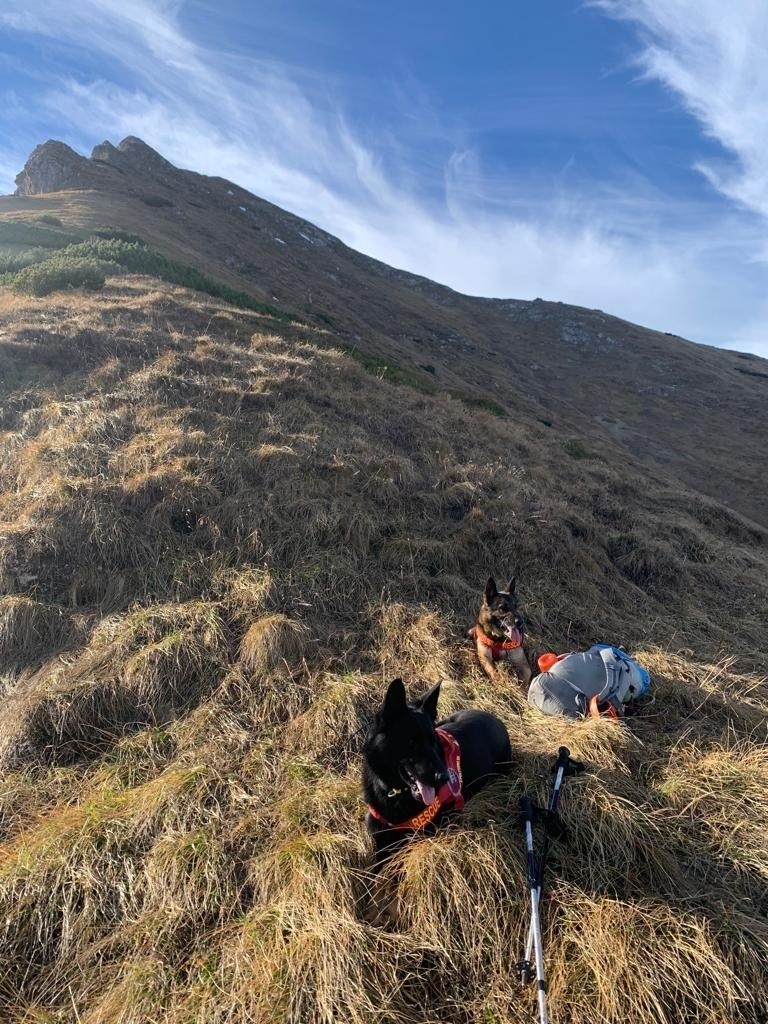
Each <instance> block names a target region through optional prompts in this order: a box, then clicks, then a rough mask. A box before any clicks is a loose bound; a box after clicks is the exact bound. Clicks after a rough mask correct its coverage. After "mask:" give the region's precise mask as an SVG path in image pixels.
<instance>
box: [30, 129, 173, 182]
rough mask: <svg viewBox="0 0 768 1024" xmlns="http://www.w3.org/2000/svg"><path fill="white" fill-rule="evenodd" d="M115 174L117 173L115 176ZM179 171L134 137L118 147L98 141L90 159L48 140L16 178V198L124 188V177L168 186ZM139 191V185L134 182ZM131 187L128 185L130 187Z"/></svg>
mask: <svg viewBox="0 0 768 1024" xmlns="http://www.w3.org/2000/svg"><path fill="white" fill-rule="evenodd" d="M115 171H118V172H120V173H119V174H115ZM178 174H179V172H178V171H177V169H176V168H175V167H174V166H173V164H172V163H169V161H168V160H166V159H164V157H162V156H160V154H159V153H157V152H155V150H154V149H152V147H151V146H148V145H147V144H146V142H142V140H141V139H137V138H136V137H135V136H133V135H129V136H128V137H127V138H125V139H123V141H122V142H121V143H119V144H118V145H117V146H113V145H112V143H111V142H101V143H99V145H98V146H94V148H93V152H92V153H91V157H90V159H88V158H86V157H84V156H80V154H79V153H76V152H75V151H74V149H71V148H70V147H69V146H67V145H66V143H64V142H58V141H55V140H49V141H48V142H44V143H43V144H42V145H41V146H38V147H37V148H36V149H35V150H34V152H33V153H32V154H31V156H30V157H29V159H28V160H27V162H26V164H25V165H24V169H23V170H22V171H21V173H20V174H18V175H17V177H16V195H17V196H33V195H39V194H40V193H43V192H61V191H63V190H65V189H81V188H107V189H114V188H115V187H118V188H125V186H126V184H127V181H126V178H125V175H128V176H129V177H130V178H133V179H137V178H138V179H149V180H152V181H155V182H159V183H163V184H167V185H169V186H171V187H172V184H173V183H172V182H171V181H169V179H170V178H172V177H173V176H175V175H178ZM136 186H137V187H139V188H140V184H139V183H138V182H136ZM130 187H131V186H129V188H130Z"/></svg>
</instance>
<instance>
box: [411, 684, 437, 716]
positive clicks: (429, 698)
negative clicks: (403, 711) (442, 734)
mask: <svg viewBox="0 0 768 1024" xmlns="http://www.w3.org/2000/svg"><path fill="white" fill-rule="evenodd" d="M439 697H440V683H435V685H434V686H433V687H431V688H430V689H429V690H427V692H426V693H425V694H424V696H423V697H419V699H418V700H417V701H416V702H415V704H414V707H417V708H418V709H419V711H423V712H424V713H425V714H426V715H428V716H429V718H431V719H432V721H433V722H434V721H436V719H437V701H438V698H439Z"/></svg>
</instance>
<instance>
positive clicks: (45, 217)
mask: <svg viewBox="0 0 768 1024" xmlns="http://www.w3.org/2000/svg"><path fill="white" fill-rule="evenodd" d="M35 220H36V221H37V223H38V224H52V225H53V226H54V227H55V228H60V227H61V226H62V223H61V220H60V219H59V218H58V217H54V215H53V214H52V213H41V214H40V215H39V216H38V217H35Z"/></svg>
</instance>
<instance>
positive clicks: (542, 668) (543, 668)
mask: <svg viewBox="0 0 768 1024" xmlns="http://www.w3.org/2000/svg"><path fill="white" fill-rule="evenodd" d="M567 657H568V655H567V654H553V653H552V651H549V653H547V654H540V655H539V657H538V658H537V659H536V663H537V664H538V666H539V672H549V670H550V669H551V668H552V666H553V665H554V664H555V662H556V661H560V659H561V658H567Z"/></svg>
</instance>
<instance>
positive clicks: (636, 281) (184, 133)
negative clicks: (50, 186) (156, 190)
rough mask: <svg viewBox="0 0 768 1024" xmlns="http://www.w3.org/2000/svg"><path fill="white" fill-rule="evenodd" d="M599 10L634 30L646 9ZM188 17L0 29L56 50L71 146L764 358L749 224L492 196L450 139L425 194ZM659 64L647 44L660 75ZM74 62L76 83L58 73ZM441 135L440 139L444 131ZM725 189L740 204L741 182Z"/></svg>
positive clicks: (283, 74)
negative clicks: (632, 22)
mask: <svg viewBox="0 0 768 1024" xmlns="http://www.w3.org/2000/svg"><path fill="white" fill-rule="evenodd" d="M675 3H676V0H672V4H671V6H675ZM602 6H603V7H604V8H606V9H608V8H611V10H610V12H609V13H611V14H613V15H621V16H627V17H630V16H631V17H634V18H637V16H638V14H639V9H640V8H641V7H645V6H648V8H649V9H650V7H651V5H650V3H649V4H648V5H645V4H643V3H640V2H638V3H636V4H630V3H627V4H618V3H616V4H603V5H602ZM679 6H681V7H682V6H685V4H683V3H682V2H680V4H679ZM619 7H622V8H623V10H621V11H620V10H619ZM630 7H634V8H637V10H636V11H635V12H634V13H633V12H630V10H629V8H630ZM182 13H183V11H182V9H181V8H180V6H179V4H176V3H168V2H156V0H154V2H151V3H150V2H149V0H132V2H130V3H128V2H125V0H124V2H118V0H79V2H78V4H77V5H71V4H69V3H65V2H64V0H48V2H45V3H44V2H43V0H24V3H21V2H19V0H6V4H5V6H4V8H3V10H2V12H0V25H2V24H5V26H6V28H9V29H13V30H15V31H18V32H23V33H27V34H30V35H40V34H41V33H43V34H45V35H46V36H47V37H48V40H49V45H55V46H56V47H57V48H59V49H58V52H59V54H60V65H59V68H60V70H59V71H55V72H54V71H49V72H48V73H47V79H46V81H45V83H44V92H43V102H44V104H45V106H46V108H47V110H48V111H49V112H50V116H51V118H52V119H53V120H55V123H57V124H60V125H62V126H64V125H66V126H68V128H67V130H66V131H62V132H60V134H62V135H63V136H64V137H65V139H66V140H67V141H71V142H75V143H78V142H79V143H80V144H81V145H85V144H86V143H87V144H92V143H93V142H94V141H100V137H99V138H94V134H93V133H94V128H95V126H97V130H98V131H99V133H100V136H102V135H103V136H104V137H110V138H112V139H113V140H114V141H116V140H117V139H119V138H122V137H123V136H124V135H129V134H132V135H138V136H140V137H141V138H143V139H145V141H147V142H148V143H149V144H150V145H152V146H154V147H155V148H157V149H158V150H159V151H160V152H161V153H163V155H164V156H166V157H167V158H168V159H170V160H172V161H173V162H174V163H176V164H178V165H180V166H185V167H192V168H193V169H195V170H198V171H201V172H203V173H208V174H217V175H221V176H224V177H227V178H230V179H231V180H233V181H236V182H238V183H239V184H242V185H243V186H245V187H246V188H249V189H251V190H252V191H254V192H255V193H257V194H258V195H261V196H263V197H264V198H266V199H269V200H271V201H272V202H275V203H277V204H278V205H280V206H283V207H285V208H287V209H290V210H292V211H293V212H295V213H298V214H300V215H301V216H304V217H306V218H307V219H309V220H311V221H313V222H314V223H316V224H319V225H320V226H322V227H324V228H325V229H326V230H329V231H331V232H333V233H334V234H336V235H339V236H340V237H341V238H342V239H343V240H344V241H345V242H347V243H348V244H350V245H352V246H354V247H355V248H358V249H360V250H362V251H363V252H366V253H369V254H370V255H373V256H376V257H377V258H379V259H382V260H384V261H386V262H388V263H391V264H393V265H395V266H398V267H403V268H406V269H409V270H412V271H414V272H416V273H420V274H424V275H426V276H428V277H431V278H434V279H435V280H438V281H441V282H443V283H446V284H449V285H451V286H452V287H454V288H457V289H459V290H462V291H465V292H470V293H474V294H484V295H507V296H515V297H520V298H526V297H528V298H533V297H535V296H537V295H541V296H542V297H545V298H552V299H561V300H563V301H569V302H574V303H577V304H580V305H586V306H599V307H601V308H603V309H606V310H609V311H610V312H614V313H617V314H619V315H622V316H625V317H627V318H628V319H632V320H635V321H637V322H640V323H645V324H648V325H650V326H656V327H659V328H660V329H664V330H671V331H675V332H676V333H680V334H683V335H685V336H688V337H693V338H694V339H696V340H703V341H708V342H711V343H713V344H725V345H728V346H729V347H748V348H751V349H753V350H758V351H759V350H762V351H768V332H767V333H766V335H765V336H763V335H762V333H761V332H762V325H763V324H766V323H768V321H766V320H764V319H763V314H764V313H765V312H766V311H765V309H764V308H763V307H762V305H761V295H762V294H763V293H764V284H765V274H764V271H763V268H761V267H760V266H759V265H757V264H756V263H754V262H750V260H751V256H750V254H754V253H757V252H759V248H760V245H761V241H762V236H761V233H760V231H759V230H757V229H756V227H755V225H754V224H753V223H751V222H750V220H749V218H748V217H746V216H745V215H743V214H741V215H740V214H737V213H736V212H734V213H733V214H728V213H727V212H719V213H715V212H714V211H713V209H712V208H711V207H700V208H681V207H680V206H679V205H677V206H672V205H671V204H670V201H669V200H668V199H667V197H665V196H664V195H662V194H659V193H658V192H657V191H656V190H655V189H654V188H653V186H652V185H650V184H649V183H648V182H647V181H644V180H632V181H631V182H630V181H624V182H616V181H611V180H609V179H606V180H605V181H603V182H595V181H591V182H578V181H577V180H576V179H575V178H574V177H573V176H572V175H571V174H570V172H569V170H568V169H567V168H566V169H565V170H564V173H563V176H562V178H561V180H559V181H558V182H554V183H552V184H551V185H550V186H549V187H546V188H545V187H543V186H538V187H534V186H531V184H530V182H523V181H522V180H518V181H515V180H514V179H512V180H510V181H508V182H506V183H499V182H498V181H494V180H493V179H489V178H488V177H487V176H486V175H485V174H484V170H483V167H482V164H481V162H480V160H479V158H478V156H477V154H476V153H474V152H473V151H472V150H471V149H468V148H467V147H466V146H465V145H463V144H462V145H460V146H459V145H457V146H455V147H452V146H451V138H450V135H449V133H447V132H446V133H445V137H444V138H442V139H440V140H439V141H440V146H441V147H442V149H443V151H444V171H443V178H442V181H440V180H438V181H435V182H433V183H432V188H431V189H427V188H424V187H423V183H422V182H420V181H419V180H418V177H417V175H416V172H415V171H414V170H413V164H412V161H413V158H414V154H413V153H412V152H409V151H407V150H405V149H404V148H403V147H401V146H399V145H398V144H397V143H396V142H395V141H394V140H393V139H392V138H391V137H388V136H387V137H385V136H379V137H377V138H376V139H375V140H374V141H371V137H370V136H369V135H365V134H364V133H363V132H362V131H361V129H360V128H359V127H357V128H353V127H352V126H350V124H349V123H348V122H347V121H346V120H345V117H344V115H343V109H344V104H343V95H341V93H340V91H338V92H337V90H336V89H335V87H334V83H320V86H321V87H317V83H315V84H314V85H315V87H310V86H308V85H307V83H306V82H301V83H300V82H299V80H298V79H297V77H296V75H295V74H294V73H293V72H291V73H289V72H288V71H287V70H286V69H285V68H284V67H281V66H280V65H279V64H277V63H275V61H273V60H270V59H267V57H266V56H265V57H262V58H260V59H249V60H245V59H243V57H242V56H241V55H237V54H233V53H221V52H217V51H215V50H213V49H211V48H209V47H206V46H203V45H202V44H200V43H197V42H195V41H193V39H192V38H191V37H190V36H189V35H188V34H187V33H185V31H184V29H183V23H182V20H181V15H182ZM648 31H650V28H649V29H648ZM655 45H656V56H655V57H654V60H655V61H657V63H658V65H659V66H661V65H662V63H663V62H662V60H661V54H662V50H661V49H660V44H655ZM649 52H650V44H649V48H648V49H647V50H646V56H645V57H644V61H645V66H646V67H647V69H648V70H649V73H651V67H652V65H651V59H650V57H649V56H648V54H649ZM697 52H698V51H697ZM73 53H74V54H75V55H78V54H79V55H80V57H81V58H85V57H87V58H88V59H89V60H90V61H91V62H92V64H93V66H94V67H98V74H97V73H96V72H95V71H94V72H93V73H92V74H91V75H88V74H86V73H85V72H84V71H83V70H82V69H83V67H85V66H86V63H84V61H83V60H82V59H80V60H79V59H78V58H77V56H74V57H73V56H72V54H73ZM67 63H70V64H73V65H74V66H75V67H78V68H80V70H79V71H78V73H77V75H75V74H74V73H73V72H69V73H65V72H64V71H63V70H61V69H62V68H65V67H66V66H67ZM106 68H109V69H110V72H109V74H107V72H106V71H105V69H106ZM653 73H654V74H656V72H653ZM667 84H670V86H671V87H674V88H676V89H677V87H675V86H672V85H671V81H670V82H668V83H667ZM323 86H324V87H323ZM677 91H678V93H680V94H681V95H682V93H681V90H680V89H677ZM430 132H431V134H432V136H433V137H436V136H437V135H439V125H438V124H437V123H435V122H432V123H430ZM731 149H732V150H733V151H734V152H735V149H734V147H731ZM740 159H741V158H740ZM744 166H745V165H744ZM708 173H710V174H711V175H713V176H714V175H716V174H724V173H725V172H723V171H722V170H720V171H718V170H716V169H714V168H709V169H708ZM742 177H744V175H742ZM713 180H715V179H714V178H713ZM718 182H719V187H721V188H722V189H723V190H724V191H725V190H728V191H729V194H734V195H735V193H734V192H733V189H735V187H736V186H735V184H734V181H730V183H729V184H728V183H726V179H725V178H723V179H722V180H721V179H718ZM753 184H754V180H753ZM737 198H739V199H740V201H741V202H743V201H744V200H743V198H742V196H741V195H739V196H738V197H737ZM751 205H752V208H754V204H751ZM692 225H693V227H692ZM761 289H762V291H761ZM737 300H738V301H737ZM737 307H738V308H737Z"/></svg>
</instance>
